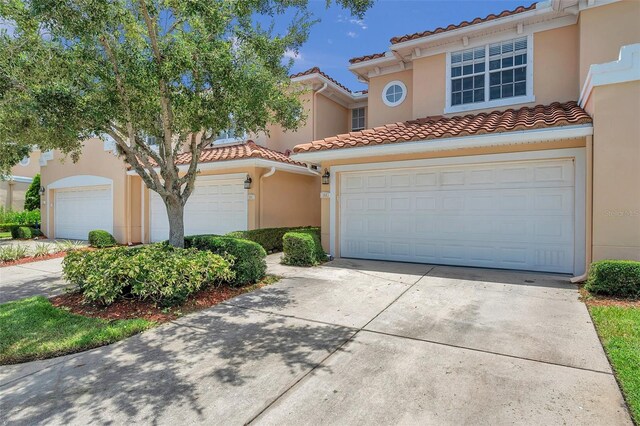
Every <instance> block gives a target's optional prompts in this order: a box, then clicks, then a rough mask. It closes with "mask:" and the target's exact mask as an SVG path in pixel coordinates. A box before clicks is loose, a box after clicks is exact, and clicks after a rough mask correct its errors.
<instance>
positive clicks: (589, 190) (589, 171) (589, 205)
mask: <svg viewBox="0 0 640 426" xmlns="http://www.w3.org/2000/svg"><path fill="white" fill-rule="evenodd" d="M586 139H587V159H586V160H587V197H586V198H587V205H586V210H587V211H586V213H587V214H586V222H587V223H586V225H587V233H586V237H587V238H586V244H587V248H586V251H585V253H586V256H585V267H584V271H585V272H584V274H582V275H580V276H577V277H573V278H571V279H570V281H571V282H572V283H573V284H576V283H581V282H584V281H586V280H587V277H588V276H589V264H590V263H591V260H592V247H593V244H592V243H593V136H587V138H586Z"/></svg>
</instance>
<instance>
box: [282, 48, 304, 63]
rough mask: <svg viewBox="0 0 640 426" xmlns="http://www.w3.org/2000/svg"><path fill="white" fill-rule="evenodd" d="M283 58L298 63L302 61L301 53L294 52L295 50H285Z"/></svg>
mask: <svg viewBox="0 0 640 426" xmlns="http://www.w3.org/2000/svg"><path fill="white" fill-rule="evenodd" d="M284 57H285V58H289V59H293V60H294V61H298V60H302V53H300V52H296V51H295V50H292V49H287V50H286V51H285V52H284Z"/></svg>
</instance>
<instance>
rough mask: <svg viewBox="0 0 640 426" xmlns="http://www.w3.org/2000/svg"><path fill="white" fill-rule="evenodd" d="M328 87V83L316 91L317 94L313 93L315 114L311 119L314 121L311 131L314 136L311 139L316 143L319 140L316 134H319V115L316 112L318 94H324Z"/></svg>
mask: <svg viewBox="0 0 640 426" xmlns="http://www.w3.org/2000/svg"><path fill="white" fill-rule="evenodd" d="M327 87H328V84H327V83H324V84H323V85H322V87H321V88H319V89H318V90H316V91H315V92H313V114H312V117H311V119H312V120H311V121H312V126H313V128H312V129H311V130H312V132H311V133H312V135H311V136H312V138H311V139H312V140H314V141H315V140H316V139H317V138H316V133H317V132H316V115H317V110H316V95H317V94H318V93H322V92H324V91H325V90H326V89H327Z"/></svg>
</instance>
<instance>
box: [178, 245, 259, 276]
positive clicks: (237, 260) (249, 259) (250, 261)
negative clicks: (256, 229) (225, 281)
mask: <svg viewBox="0 0 640 426" xmlns="http://www.w3.org/2000/svg"><path fill="white" fill-rule="evenodd" d="M184 246H185V248H190V247H194V248H197V249H198V250H208V251H210V252H212V253H215V254H218V255H221V256H230V257H231V259H232V260H231V270H232V271H233V272H234V274H235V277H234V279H233V280H231V281H229V284H231V285H236V286H242V285H246V284H252V283H255V282H257V281H259V280H261V279H262V278H264V276H265V275H266V273H267V262H266V260H265V258H266V257H267V253H266V252H265V250H264V249H263V248H262V247H261V246H260V245H259V244H257V243H255V242H253V241H249V240H244V239H240V238H234V237H226V236H225V237H221V236H218V235H191V236H188V237H185V239H184Z"/></svg>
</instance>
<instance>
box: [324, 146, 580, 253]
mask: <svg viewBox="0 0 640 426" xmlns="http://www.w3.org/2000/svg"><path fill="white" fill-rule="evenodd" d="M585 146H586V140H585V139H584V138H580V139H571V140H562V141H554V142H545V143H536V144H518V145H505V146H491V147H483V148H467V149H458V150H451V151H434V152H424V153H419V154H403V155H391V156H386V157H362V158H356V159H348V160H334V161H326V162H322V168H323V169H324V168H325V167H326V168H329V167H331V166H338V165H345V164H368V163H381V162H391V161H408V160H418V159H427V158H445V157H468V156H478V155H486V154H501V153H508V152H524V151H540V150H549V149H563V148H582V147H585ZM331 179H337V181H336V183H337V185H336V189H337V191H338V193H337V194H336V196H339V195H340V193H339V188H340V185H339V180H340V174H338V175H337V176H331ZM329 190H330V187H329V185H322V191H325V192H329ZM338 208H339V203H338ZM321 212H322V215H321V216H322V217H321V225H320V226H321V227H322V234H321V237H322V246H323V247H324V249H325V250H326V251H328V250H329V241H330V237H331V234H330V199H328V198H323V199H322V200H321ZM339 217H340V215H339V212H336V229H337V230H338V232H339V229H340V226H339V223H338V220H339ZM335 241H336V248H337V253H332V254H334V255H339V253H340V247H339V241H340V236H339V235H336V239H335Z"/></svg>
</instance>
